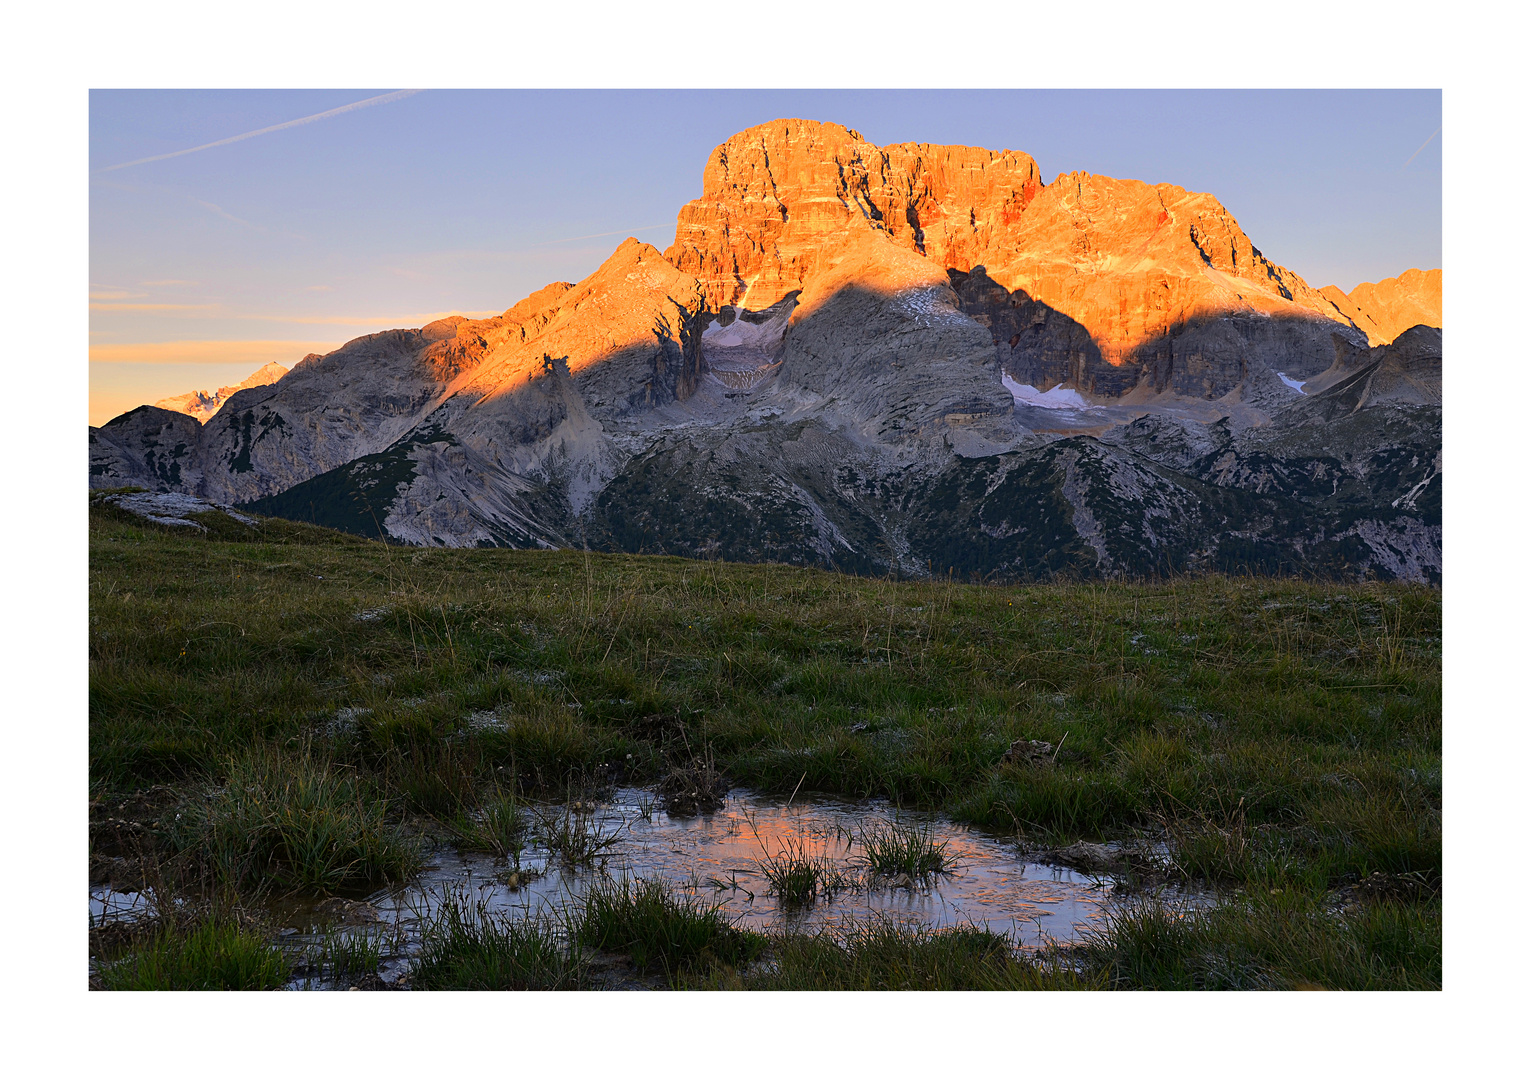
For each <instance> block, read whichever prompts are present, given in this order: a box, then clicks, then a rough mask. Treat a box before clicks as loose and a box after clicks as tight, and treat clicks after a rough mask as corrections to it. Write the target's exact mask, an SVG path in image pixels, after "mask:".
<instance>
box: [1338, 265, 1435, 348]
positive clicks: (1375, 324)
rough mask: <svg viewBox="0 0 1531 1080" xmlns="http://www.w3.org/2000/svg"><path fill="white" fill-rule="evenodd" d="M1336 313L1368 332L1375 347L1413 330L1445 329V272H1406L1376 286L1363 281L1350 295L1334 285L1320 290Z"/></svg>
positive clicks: (1377, 283)
mask: <svg viewBox="0 0 1531 1080" xmlns="http://www.w3.org/2000/svg"><path fill="white" fill-rule="evenodd" d="M1320 291H1321V292H1322V293H1323V294H1324V296H1325V297H1326V298H1327V299H1328V300H1330V301H1331V302H1332V303H1333V304H1334V306H1335V308H1336V309H1338V310H1339V311H1340V312H1341V313H1343V314H1344V315H1345V317H1346V318H1348V319H1350V320H1351V321H1352V322H1353V323H1354V324H1355V325H1356V326H1357V327H1359V328H1360V329H1362V330H1364V331H1366V336H1367V338H1368V339H1370V341H1371V343H1372V344H1373V345H1385V344H1387V343H1388V342H1390V341H1392V340H1393V339H1394V338H1396V337H1397V336H1398V335H1399V334H1401V333H1403V332H1404V331H1405V330H1408V329H1409V328H1410V327H1413V326H1421V325H1423V326H1434V327H1439V326H1440V325H1441V272H1440V271H1439V270H1405V271H1404V272H1403V273H1401V274H1399V275H1398V276H1397V277H1394V278H1384V279H1382V280H1381V281H1379V282H1376V283H1375V284H1374V283H1372V282H1370V281H1363V282H1362V283H1361V284H1359V285H1357V286H1356V287H1355V288H1354V289H1351V290H1350V292H1349V293H1348V294H1347V293H1342V292H1340V290H1339V289H1337V288H1336V287H1335V286H1333V285H1326V286H1325V287H1324V288H1323V289H1322V290H1320Z"/></svg>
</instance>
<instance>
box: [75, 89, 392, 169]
mask: <svg viewBox="0 0 1531 1080" xmlns="http://www.w3.org/2000/svg"><path fill="white" fill-rule="evenodd" d="M419 92H420V91H418V90H395V91H394V92H393V93H391V94H380V95H378V96H377V97H373V98H367V99H366V100H365V101H353V102H351V104H349V105H342V106H341V107H340V108H338V109H330V110H329V111H328V112H322V113H314V115H313V116H304V117H301V118H299V119H297V120H288V121H287V122H286V123H283V124H272V125H271V126H270V127H263V128H261V129H260V130H259V131H247V132H245V133H244V134H243V135H234V136H232V137H230V138H227V139H219V140H218V141H217V142H210V143H203V144H202V145H201V146H193V147H191V148H190V149H188V150H177V151H175V152H174V153H171V154H156V155H155V156H154V157H146V158H139V159H138V160H137V161H124V162H123V163H122V164H120V165H108V166H107V167H106V168H104V169H101V170H98V171H100V172H111V171H113V170H114V169H126V168H128V167H129V166H130V165H147V164H148V163H149V162H151V161H164V160H166V159H167V158H174V157H181V156H182V155H183V154H195V153H196V152H197V151H198V150H211V149H212V148H213V147H215V146H227V145H229V143H237V142H239V141H240V140H242V139H253V138H255V136H257V135H266V134H269V133H270V132H273V131H281V130H282V129H284V128H290V127H298V126H299V125H302V124H312V123H313V122H314V121H315V120H327V119H329V118H330V117H332V116H339V115H340V114H341V113H348V112H355V111H356V110H357V109H365V108H366V107H367V106H369V105H386V104H388V103H389V102H390V101H398V100H400V99H401V98H407V97H409V96H410V95H411V94H418V93H419Z"/></svg>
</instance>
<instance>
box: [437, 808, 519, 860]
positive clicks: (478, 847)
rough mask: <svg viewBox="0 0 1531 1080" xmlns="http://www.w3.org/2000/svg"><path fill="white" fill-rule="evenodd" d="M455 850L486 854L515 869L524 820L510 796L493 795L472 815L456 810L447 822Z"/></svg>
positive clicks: (471, 812)
mask: <svg viewBox="0 0 1531 1080" xmlns="http://www.w3.org/2000/svg"><path fill="white" fill-rule="evenodd" d="M447 826H448V828H449V829H450V831H451V833H452V836H453V839H454V840H455V841H456V843H457V846H458V847H459V848H460V849H462V850H464V851H487V852H489V853H490V854H491V855H498V856H500V857H501V858H507V859H509V860H511V862H512V863H514V864H515V865H517V866H519V865H520V864H521V852H522V851H524V850H525V849H526V832H527V820H526V814H525V813H524V812H523V811H522V809H521V806H520V804H519V803H517V802H516V799H515V797H514V796H512V795H506V794H495V795H493V796H490V797H488V798H486V799H484V800H483V804H482V805H481V806H480V807H479V808H478V809H477V810H476V811H467V810H460V811H458V813H457V814H455V815H453V817H452V818H451V819H450V820H449V821H448V822H447Z"/></svg>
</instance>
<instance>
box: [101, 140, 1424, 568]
mask: <svg viewBox="0 0 1531 1080" xmlns="http://www.w3.org/2000/svg"><path fill="white" fill-rule="evenodd" d="M1407 277H1408V275H1404V276H1403V277H1401V278H1400V279H1399V280H1400V281H1402V280H1404V279H1406V278H1407ZM1340 297H1341V298H1342V299H1345V301H1346V303H1347V304H1349V303H1351V302H1350V300H1349V298H1347V297H1344V294H1340ZM1370 310H1371V311H1372V314H1370V315H1367V314H1366V313H1365V312H1361V311H1360V309H1358V308H1355V307H1354V305H1353V304H1352V305H1351V309H1346V310H1342V307H1341V305H1340V304H1339V303H1338V302H1337V301H1336V300H1335V298H1334V297H1333V296H1331V295H1329V294H1327V293H1326V292H1325V291H1322V290H1315V289H1313V288H1311V287H1310V286H1308V285H1307V284H1306V283H1305V282H1303V281H1302V279H1301V278H1300V277H1298V276H1297V275H1296V274H1294V273H1292V272H1291V271H1290V270H1286V269H1284V268H1282V267H1279V266H1276V265H1274V264H1272V263H1270V262H1269V261H1268V260H1266V259H1265V258H1264V257H1263V256H1262V255H1261V254H1260V253H1259V251H1258V249H1256V248H1255V247H1254V245H1253V244H1252V243H1251V242H1250V241H1249V239H1248V238H1247V237H1246V236H1245V234H1244V233H1243V231H1242V230H1241V229H1240V228H1239V226H1238V224H1237V222H1235V221H1234V220H1233V218H1232V217H1231V216H1230V215H1229V214H1228V213H1227V211H1226V210H1225V209H1224V208H1223V207H1222V206H1221V205H1220V204H1218V203H1217V201H1216V200H1215V199H1213V198H1212V197H1211V196H1208V195H1196V194H1192V193H1188V192H1185V191H1184V190H1182V189H1180V188H1175V187H1173V186H1171V185H1164V184H1161V185H1157V186H1150V185H1147V184H1141V183H1138V182H1137V181H1128V180H1112V179H1110V178H1105V177H1095V176H1089V175H1086V174H1080V173H1072V174H1066V175H1063V176H1060V177H1058V178H1057V179H1056V180H1054V181H1053V182H1052V183H1051V184H1047V185H1043V184H1042V183H1041V182H1040V178H1039V175H1038V171H1037V167H1036V164H1035V162H1033V161H1032V159H1031V158H1029V157H1027V156H1026V155H1024V154H1018V153H1014V152H1011V151H1004V152H1000V153H995V152H991V151H988V150H981V149H976V148H971V147H941V146H927V145H923V144H918V145H916V144H904V145H899V146H890V147H882V148H879V147H875V146H872V145H871V144H869V143H866V142H865V141H864V140H862V139H861V138H860V136H859V135H857V134H856V133H855V132H852V131H849V130H848V129H846V128H842V127H839V126H838V125H833V124H819V123H815V122H811V121H801V120H785V121H773V122H772V123H770V124H765V125H761V126H760V127H758V128H752V129H750V130H749V131H746V132H742V133H740V134H739V135H737V136H735V137H734V138H732V139H730V140H728V142H726V143H724V144H723V145H722V146H720V147H719V148H718V149H717V150H716V151H714V153H713V155H712V157H711V158H710V159H709V161H708V163H707V166H706V169H705V170H704V175H703V192H702V195H701V197H700V198H699V199H697V200H694V201H693V202H691V203H688V204H687V205H686V206H685V207H684V208H682V210H681V212H680V218H679V224H678V227H677V233H676V242H675V244H674V245H673V246H672V247H671V248H670V249H669V251H667V252H665V253H663V254H662V253H660V252H659V251H658V250H656V249H655V248H653V247H650V246H649V245H647V244H642V243H639V242H638V241H636V240H631V239H629V240H627V241H624V242H623V243H622V244H621V245H620V246H619V247H618V248H617V250H616V251H615V252H614V253H613V254H612V256H611V257H610V258H609V259H607V261H606V262H605V263H603V264H602V265H601V266H600V267H599V268H598V269H597V270H596V271H595V272H594V273H593V274H591V275H590V276H589V277H588V278H586V279H585V280H583V281H581V282H578V283H574V284H571V283H568V282H557V283H554V284H551V285H549V286H547V287H546V288H544V289H542V290H539V291H538V292H537V293H534V294H533V295H532V296H530V297H527V298H526V299H525V300H523V301H521V302H520V303H518V304H516V305H515V306H514V307H512V308H510V309H509V310H507V311H506V312H505V313H504V314H502V315H500V316H496V317H495V318H492V319H484V320H466V319H462V318H456V317H454V318H452V319H446V320H442V321H440V322H437V323H432V324H431V325H429V326H426V327H423V328H420V329H418V330H395V331H389V332H387V333H383V334H373V335H370V336H368V337H364V338H358V339H356V340H354V341H352V342H349V343H347V344H346V345H345V346H343V347H342V348H340V349H338V350H336V351H335V352H332V353H330V354H328V355H326V356H322V357H320V356H310V357H307V358H305V359H304V360H303V361H302V362H300V363H298V364H297V365H296V366H294V368H293V369H292V371H291V372H290V373H288V374H287V375H285V376H284V377H282V378H281V379H280V381H278V382H274V383H270V384H267V385H263V386H255V387H250V388H248V389H242V390H239V391H238V392H236V393H235V394H233V395H232V396H230V397H229V398H228V399H227V400H226V401H224V402H223V403H222V408H221V409H220V410H219V411H218V412H217V414H216V415H215V416H213V417H212V418H211V419H210V420H209V421H208V423H207V424H206V426H205V427H199V426H198V425H196V424H195V423H194V422H191V421H189V420H188V419H187V418H186V417H183V416H180V415H178V414H176V413H173V412H168V411H166V410H163V409H156V408H153V407H145V408H142V409H138V410H134V411H133V412H131V413H127V414H124V415H123V416H121V417H118V418H117V419H115V420H113V421H111V422H110V423H108V424H106V425H104V426H103V427H101V428H99V429H92V430H91V484H92V486H93V487H111V486H120V485H123V484H127V483H136V484H142V485H143V486H146V487H150V488H153V489H155V490H165V491H182V492H185V493H187V494H194V495H197V496H199V497H202V498H206V499H209V500H211V501H213V502H217V503H223V504H233V503H238V504H244V505H246V506H248V507H250V508H251V509H253V510H254V511H256V512H260V513H265V514H274V515H280V516H287V517H292V518H298V519H302V520H310V521H315V522H318V523H320V524H327V525H332V526H336V527H340V528H344V529H349V530H352V531H355V532H360V533H363V534H367V535H376V536H385V537H388V538H390V539H394V540H398V541H403V542H407V543H415V544H445V545H453V546H463V545H512V546H580V545H588V546H591V547H596V548H601V549H606V550H622V551H634V552H638V551H643V552H664V553H672V554H682V555H688V556H694V557H704V558H709V557H716V558H726V559H741V560H775V561H782V562H789V563H799V564H812V565H821V566H829V567H836V568H840V569H845V570H852V571H856V572H867V573H886V572H897V573H901V574H913V575H922V574H932V573H938V574H944V573H947V572H956V573H959V574H963V575H983V576H987V577H989V578H991V579H1016V578H1030V577H1039V576H1041V577H1045V576H1048V575H1052V574H1068V575H1080V576H1107V577H1111V576H1123V575H1141V574H1155V573H1166V572H1179V571H1183V570H1196V569H1222V570H1230V571H1262V572H1291V573H1307V574H1317V575H1324V576H1331V577H1339V578H1357V577H1362V576H1366V575H1368V574H1372V575H1379V576H1383V577H1398V578H1406V579H1410V580H1425V581H1435V580H1439V574H1440V479H1439V468H1440V465H1439V463H1440V396H1439V379H1440V364H1441V349H1440V332H1439V330H1430V329H1424V328H1422V329H1419V330H1415V331H1411V332H1410V333H1409V334H1403V335H1402V336H1400V337H1399V338H1398V340H1397V341H1396V342H1394V343H1393V344H1392V345H1390V346H1387V347H1385V348H1381V349H1378V348H1373V347H1372V346H1373V345H1374V344H1375V343H1374V342H1372V341H1370V340H1369V337H1368V334H1369V333H1370V331H1367V330H1365V329H1364V328H1363V326H1362V325H1361V324H1360V323H1359V322H1358V316H1360V315H1366V317H1367V318H1371V319H1372V320H1373V322H1375V320H1376V314H1375V313H1376V312H1377V311H1380V310H1382V308H1381V307H1380V306H1378V305H1375V304H1374V305H1373V308H1372V309H1370ZM1432 335H1433V336H1432ZM188 425H189V426H188Z"/></svg>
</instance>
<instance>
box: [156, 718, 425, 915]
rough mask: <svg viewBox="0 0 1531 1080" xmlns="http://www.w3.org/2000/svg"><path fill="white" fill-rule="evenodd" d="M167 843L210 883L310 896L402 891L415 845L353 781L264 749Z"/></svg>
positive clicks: (187, 813)
mask: <svg viewBox="0 0 1531 1080" xmlns="http://www.w3.org/2000/svg"><path fill="white" fill-rule="evenodd" d="M179 816H180V818H181V821H180V822H178V823H177V824H178V827H177V828H176V829H175V830H174V831H173V833H172V835H173V838H174V842H175V843H176V844H177V846H179V847H180V848H181V849H182V851H183V852H185V853H186V854H189V855H190V856H191V857H192V859H193V861H194V862H195V863H196V864H197V865H199V866H201V867H205V868H206V869H207V870H208V871H209V872H210V874H211V876H212V878H213V880H214V883H215V884H217V885H220V886H225V887H230V888H233V889H235V890H241V891H244V892H245V893H247V894H249V893H258V892H260V891H262V890H263V889H267V888H276V889H281V890H289V891H295V890H302V891H309V892H317V893H334V892H343V891H348V890H351V891H354V890H357V889H361V888H365V887H368V886H374V885H379V884H382V883H384V882H387V881H402V880H404V879H406V878H407V877H409V876H410V875H411V874H412V873H414V871H415V870H416V869H417V868H418V867H419V864H420V857H419V851H418V845H417V844H416V843H415V842H414V841H412V840H411V839H409V838H408V837H407V836H406V835H405V834H404V833H403V831H402V830H400V829H399V828H398V827H397V826H395V825H393V824H391V823H390V822H389V821H388V812H387V803H386V801H384V800H382V799H380V798H378V797H377V795H376V793H375V791H373V790H372V785H371V784H370V783H369V782H367V781H365V780H362V779H358V778H357V777H356V776H355V775H354V774H351V773H348V772H346V771H343V770H335V769H331V768H328V767H327V766H326V765H325V763H323V762H320V761H316V760H314V759H313V758H310V757H307V756H299V755H295V754H289V753H285V752H283V751H279V750H274V749H271V748H267V747H259V748H256V749H252V750H251V751H250V752H248V753H247V754H246V755H245V756H244V757H242V758H240V759H238V760H236V761H233V762H231V763H230V764H229V765H228V766H227V769H226V779H225V780H224V782H223V784H222V785H221V786H220V787H218V788H217V789H216V790H214V791H212V792H211V793H210V794H208V795H207V796H206V798H205V799H199V800H194V801H190V802H188V803H187V804H185V809H184V810H182V811H181V813H180V815H179Z"/></svg>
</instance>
